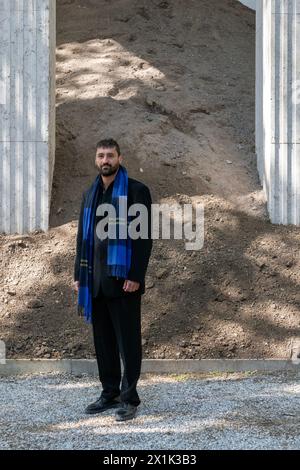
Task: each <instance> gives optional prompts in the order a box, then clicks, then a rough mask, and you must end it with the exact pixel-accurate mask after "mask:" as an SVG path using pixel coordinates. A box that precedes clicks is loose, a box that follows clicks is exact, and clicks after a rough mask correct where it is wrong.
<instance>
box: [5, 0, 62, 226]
mask: <svg viewBox="0 0 300 470" xmlns="http://www.w3.org/2000/svg"><path fill="white" fill-rule="evenodd" d="M55 3H56V2H55V1H54V0H0V232H2V233H7V234H9V233H21V234H22V233H26V232H30V231H33V230H36V229H42V230H47V229H48V221H49V209H50V198H51V186H52V176H53V169H54V150H55V41H56V38H55Z"/></svg>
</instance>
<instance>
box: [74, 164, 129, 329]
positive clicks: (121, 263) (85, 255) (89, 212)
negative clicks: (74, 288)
mask: <svg viewBox="0 0 300 470" xmlns="http://www.w3.org/2000/svg"><path fill="white" fill-rule="evenodd" d="M101 190H102V180H101V175H98V176H97V177H96V179H95V181H94V183H93V184H92V186H91V188H90V189H89V191H88V192H87V194H86V199H85V205H84V213H83V237H82V245H81V259H80V272H79V290H78V313H79V315H80V316H82V315H84V317H85V320H86V322H87V323H91V322H92V295H93V294H92V286H93V253H94V225H95V214H96V209H97V207H96V205H97V201H98V196H99V191H101ZM127 196H128V174H127V170H126V168H125V167H123V166H122V165H120V166H119V169H118V172H117V174H116V177H115V179H114V183H113V192H112V198H111V204H112V205H113V206H114V208H115V214H116V219H114V218H113V219H112V218H109V224H112V225H114V224H115V229H116V231H115V233H116V238H115V239H113V238H109V239H108V247H107V272H108V276H114V277H120V278H124V279H126V278H127V274H128V271H129V269H130V264H131V238H130V237H129V236H128V227H127V225H128V223H129V220H130V218H129V217H128V223H127V224H126V231H125V236H126V238H124V239H122V238H120V226H122V225H123V227H124V224H125V223H126V221H125V218H124V215H125V216H126V213H125V214H124V212H123V213H122V210H121V206H120V204H121V201H126V199H123V198H122V197H125V198H127ZM120 197H121V199H120ZM125 209H126V204H125ZM120 215H122V216H123V217H120Z"/></svg>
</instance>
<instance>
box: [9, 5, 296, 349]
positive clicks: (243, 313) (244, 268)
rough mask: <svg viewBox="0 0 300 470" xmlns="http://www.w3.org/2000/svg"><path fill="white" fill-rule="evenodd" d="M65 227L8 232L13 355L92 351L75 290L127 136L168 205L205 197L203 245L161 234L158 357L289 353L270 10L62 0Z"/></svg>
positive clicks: (287, 230) (287, 234)
mask: <svg viewBox="0 0 300 470" xmlns="http://www.w3.org/2000/svg"><path fill="white" fill-rule="evenodd" d="M57 7H58V8H57V15H58V16H57V148H56V166H55V174H54V184H53V197H52V211H51V218H50V221H51V229H50V231H49V232H48V233H46V234H44V233H32V234H29V235H28V236H27V237H15V236H2V237H0V243H1V252H2V259H1V268H2V269H1V287H2V289H1V290H2V298H1V301H2V303H1V322H0V337H1V339H3V340H5V341H6V342H7V347H8V357H31V356H34V357H64V356H68V357H70V356H71V357H72V356H75V357H91V356H94V350H93V344H92V336H91V330H90V328H89V327H87V326H86V325H85V323H84V322H83V321H82V320H81V319H79V318H78V317H77V316H76V298H75V295H74V293H73V290H72V279H73V263H74V253H75V237H76V231H77V219H78V211H79V204H80V199H81V194H82V191H83V190H84V189H85V188H86V187H87V186H88V185H89V184H90V183H91V181H92V180H93V179H94V177H95V175H96V173H95V169H94V145H95V142H96V141H97V140H99V139H100V138H104V137H113V138H115V139H116V140H117V141H119V143H120V146H121V150H122V153H123V155H124V157H125V160H124V165H125V166H126V167H127V169H128V171H129V174H130V175H131V176H132V177H134V178H137V179H140V180H142V181H144V182H145V183H146V184H147V185H148V186H149V187H150V189H151V192H152V196H153V202H179V203H186V202H198V201H200V202H202V203H203V204H204V211H205V240H204V247H203V248H202V249H201V250H200V251H187V250H185V249H184V242H183V241H178V240H177V241H174V240H173V241H167V240H157V241H155V243H154V250H153V255H152V258H151V261H150V266H149V270H148V276H147V287H148V289H147V292H146V294H145V295H144V297H143V338H144V339H143V344H144V357H153V358H155V357H160V358H163V357H165V358H169V357H174V358H177V357H181V358H204V357H211V358H213V357H240V358H243V357H287V356H288V355H289V348H290V344H291V341H292V339H293V338H295V337H297V336H299V305H300V294H299V288H298V285H299V254H298V252H299V250H298V247H299V240H300V236H299V228H297V227H292V226H288V227H284V226H275V225H272V224H271V223H270V222H269V220H268V217H267V214H266V207H265V200H264V197H263V194H262V191H261V187H260V185H259V181H258V176H257V171H256V161H255V153H254V151H255V149H254V109H255V89H254V87H255V14H254V12H252V11H250V10H248V9H247V8H246V7H244V6H243V5H241V4H240V3H239V2H238V1H236V0H201V1H199V0H197V1H196V0H195V1H193V0H189V1H188V2H186V1H183V0H172V1H171V0H169V1H160V0H152V1H141V0H136V1H132V0H122V1H121V0H119V1H118V0H116V1H114V2H110V1H104V0H102V1H100V0H85V1H70V0H58V1H57Z"/></svg>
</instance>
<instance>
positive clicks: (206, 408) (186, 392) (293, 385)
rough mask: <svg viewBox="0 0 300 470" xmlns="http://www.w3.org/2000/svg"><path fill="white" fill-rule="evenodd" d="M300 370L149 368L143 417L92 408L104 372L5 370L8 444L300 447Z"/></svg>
mask: <svg viewBox="0 0 300 470" xmlns="http://www.w3.org/2000/svg"><path fill="white" fill-rule="evenodd" d="M299 378H300V372H283V373H272V374H259V373H248V374H247V373H244V374H225V375H216V374H210V375H206V376H204V375H202V376H201V375H178V376H174V375H170V376H169V375H163V376H153V375H143V376H142V377H141V379H140V381H139V388H138V390H139V394H140V398H141V400H142V404H141V405H140V407H139V411H138V415H137V417H136V418H135V419H134V420H132V421H128V422H125V423H118V422H116V421H115V420H114V413H115V411H114V410H109V411H107V412H106V413H105V414H101V415H95V416H88V415H85V414H84V412H83V410H84V408H85V406H86V405H87V404H88V403H90V402H92V401H94V399H95V398H97V397H98V396H99V394H100V391H101V388H100V386H99V382H98V381H97V379H96V378H94V377H90V376H87V375H81V376H78V377H74V376H70V375H67V374H47V375H30V376H22V377H9V378H2V379H1V382H0V396H1V401H2V403H1V405H2V406H1V409H0V426H1V436H0V448H1V449H106V450H112V449H114V450H125V449H132V450H133V449H146V450H153V449H156V450H161V449H170V450H173V449H192V450H196V449H300V421H299V414H300V381H299Z"/></svg>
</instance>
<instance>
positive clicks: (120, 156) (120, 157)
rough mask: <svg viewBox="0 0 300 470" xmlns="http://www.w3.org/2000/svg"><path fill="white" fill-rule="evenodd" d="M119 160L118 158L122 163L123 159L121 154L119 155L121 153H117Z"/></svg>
mask: <svg viewBox="0 0 300 470" xmlns="http://www.w3.org/2000/svg"><path fill="white" fill-rule="evenodd" d="M119 160H120V163H122V161H123V155H121V154H120V155H119Z"/></svg>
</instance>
